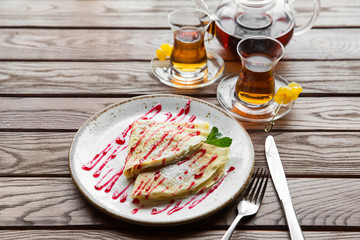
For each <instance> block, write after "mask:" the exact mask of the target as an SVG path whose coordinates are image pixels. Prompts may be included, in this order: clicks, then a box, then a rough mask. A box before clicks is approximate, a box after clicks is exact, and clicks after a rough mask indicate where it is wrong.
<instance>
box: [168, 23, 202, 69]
mask: <svg viewBox="0 0 360 240" xmlns="http://www.w3.org/2000/svg"><path fill="white" fill-rule="evenodd" d="M170 61H171V64H172V66H173V68H174V70H176V71H179V72H181V71H185V72H195V71H201V70H203V69H204V68H206V62H207V57H206V50H205V44H204V38H203V37H202V36H201V32H199V31H198V30H197V29H196V28H193V27H183V28H180V29H179V30H177V31H176V32H175V34H174V48H173V51H172V54H171V58H170Z"/></svg>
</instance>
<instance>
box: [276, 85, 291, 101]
mask: <svg viewBox="0 0 360 240" xmlns="http://www.w3.org/2000/svg"><path fill="white" fill-rule="evenodd" d="M274 101H275V102H277V103H278V104H288V103H289V102H291V88H290V87H288V86H283V87H280V88H279V90H278V91H277V92H276V94H275V96H274Z"/></svg>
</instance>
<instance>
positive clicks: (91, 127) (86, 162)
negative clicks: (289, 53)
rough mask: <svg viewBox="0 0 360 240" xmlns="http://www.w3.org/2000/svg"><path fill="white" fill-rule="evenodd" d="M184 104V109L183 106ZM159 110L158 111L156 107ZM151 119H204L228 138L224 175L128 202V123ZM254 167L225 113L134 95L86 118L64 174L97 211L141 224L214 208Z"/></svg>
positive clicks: (243, 137) (243, 135)
mask: <svg viewBox="0 0 360 240" xmlns="http://www.w3.org/2000/svg"><path fill="white" fill-rule="evenodd" d="M187 104H188V106H189V108H186V106H187ZM160 108H161V109H160ZM143 116H146V117H147V118H152V119H153V120H158V121H165V120H167V119H169V118H170V117H171V118H176V121H189V119H190V118H192V119H193V118H194V116H195V117H196V118H195V121H194V122H205V121H207V122H209V123H210V125H211V126H216V127H218V128H219V130H220V132H222V133H223V134H224V135H225V136H229V137H231V138H232V139H233V143H232V145H231V148H230V159H229V162H228V163H227V166H226V174H225V176H224V178H222V179H221V180H219V181H218V182H217V183H216V185H214V186H213V187H212V188H211V189H210V190H208V191H206V192H203V193H201V194H198V195H192V196H189V197H187V198H185V199H178V200H175V201H174V200H173V201H171V200H168V201H162V202H154V201H152V202H151V201H150V200H143V201H140V202H136V201H133V200H132V198H131V197H130V193H131V191H132V188H133V182H132V180H131V179H130V180H129V179H127V178H126V177H124V176H123V175H122V171H121V170H122V167H123V165H124V161H125V156H126V147H127V141H128V138H129V134H130V132H129V131H128V128H129V126H130V125H131V123H132V122H133V121H134V120H136V119H138V118H141V117H143ZM253 166H254V149H253V145H252V142H251V140H250V138H249V136H248V134H247V132H246V130H245V129H244V128H243V127H242V126H241V125H240V124H239V123H238V122H237V121H236V120H235V119H234V118H233V117H231V116H230V115H229V114H228V113H227V112H225V111H224V110H222V109H220V108H218V107H216V106H214V105H213V104H210V103H208V102H205V101H202V100H199V99H196V98H190V97H186V96H178V95H165V94H164V95H163V94H161V95H147V96H141V97H135V98H132V99H129V100H127V101H124V102H120V103H117V104H114V105H111V106H109V107H107V108H106V109H104V110H102V111H100V112H99V113H97V114H95V115H94V116H92V117H91V118H90V119H89V120H88V121H87V122H86V123H85V124H84V125H83V126H82V127H81V128H80V129H79V131H78V132H77V134H76V136H75V138H74V140H73V143H72V145H71V148H70V152H69V167H70V173H71V176H72V178H73V180H74V183H75V185H76V186H77V187H78V189H79V190H80V192H81V193H82V194H83V195H84V197H85V198H86V199H87V200H88V201H89V202H90V203H91V204H93V205H94V206H95V207H97V208H98V209H100V210H102V211H104V212H106V213H107V214H110V215H112V216H114V217H117V218H120V219H122V220H126V221H130V222H134V223H139V224H145V225H175V224H183V223H188V222H191V221H195V220H199V219H202V218H204V217H206V216H208V215H211V214H213V213H215V212H216V211H219V210H220V209H221V208H223V207H224V206H226V205H227V204H228V203H230V202H231V201H232V200H234V199H235V198H236V197H238V195H239V194H240V192H241V190H242V188H243V187H244V186H245V184H246V183H247V181H248V179H249V178H250V175H251V172H252V169H253Z"/></svg>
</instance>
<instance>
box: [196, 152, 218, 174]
mask: <svg viewBox="0 0 360 240" xmlns="http://www.w3.org/2000/svg"><path fill="white" fill-rule="evenodd" d="M217 157H218V156H216V155H214V156H212V158H211V159H210V161H209V162H208V163H207V164H206V165H204V166H202V167H201V168H200V170H199V172H201V171H203V170H205V168H207V167H208V166H209V165H210V164H211V163H212V162H213V161H215V159H217Z"/></svg>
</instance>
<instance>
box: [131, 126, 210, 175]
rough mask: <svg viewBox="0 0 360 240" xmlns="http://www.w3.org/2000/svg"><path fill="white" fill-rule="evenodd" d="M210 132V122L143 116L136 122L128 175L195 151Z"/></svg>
mask: <svg viewBox="0 0 360 240" xmlns="http://www.w3.org/2000/svg"><path fill="white" fill-rule="evenodd" d="M208 134H209V124H208V123H197V124H194V123H189V122H185V123H179V122H155V121H147V120H139V121H137V122H136V123H134V125H133V126H132V131H131V133H130V139H129V145H128V154H127V157H126V160H125V168H124V175H125V176H126V177H131V176H134V175H136V174H138V173H139V172H141V171H143V170H144V169H147V168H152V167H158V166H165V165H168V164H171V163H173V162H176V161H178V160H179V159H181V158H184V157H187V156H189V155H191V154H192V153H193V152H194V151H196V150H197V149H198V148H199V147H200V145H201V143H202V142H203V141H205V140H206V137H207V136H208Z"/></svg>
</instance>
